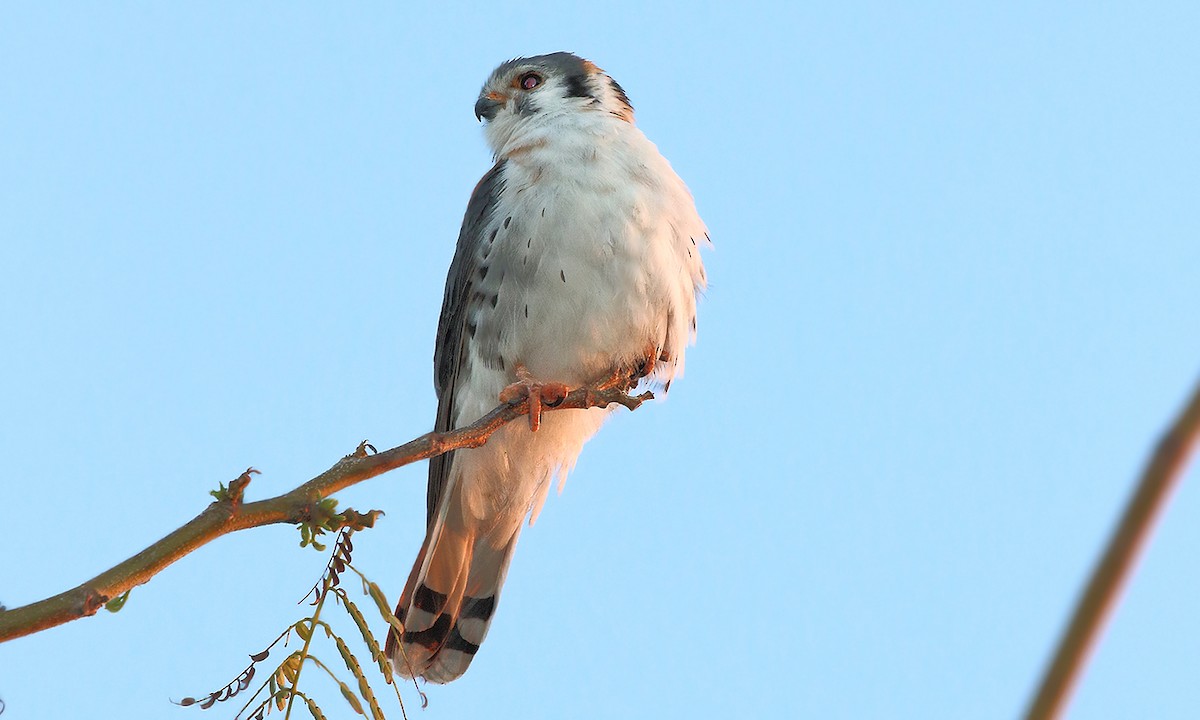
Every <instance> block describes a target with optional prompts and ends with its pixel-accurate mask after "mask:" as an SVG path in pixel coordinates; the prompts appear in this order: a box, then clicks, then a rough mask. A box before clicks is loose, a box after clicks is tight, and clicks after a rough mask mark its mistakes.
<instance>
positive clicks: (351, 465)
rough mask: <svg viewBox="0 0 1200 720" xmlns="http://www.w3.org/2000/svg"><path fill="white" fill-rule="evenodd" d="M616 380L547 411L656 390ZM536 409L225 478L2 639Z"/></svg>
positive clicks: (630, 402) (298, 517)
mask: <svg viewBox="0 0 1200 720" xmlns="http://www.w3.org/2000/svg"><path fill="white" fill-rule="evenodd" d="M618 385H620V383H616V382H614V381H612V380H610V381H607V382H604V383H601V384H599V385H596V386H593V387H583V388H579V389H577V390H574V391H572V392H571V393H569V394H568V395H567V396H566V397H565V398H563V400H562V402H560V403H558V404H557V405H555V406H553V407H544V408H542V410H543V411H545V412H553V411H558V410H579V409H586V408H592V407H607V406H608V405H611V404H613V403H617V404H619V405H622V406H624V407H626V408H628V409H630V410H635V409H637V407H638V406H639V405H641V404H642V403H643V402H645V401H646V400H648V399H650V398H651V397H653V395H651V394H650V393H649V392H645V393H642V394H641V395H637V396H631V395H629V394H627V393H626V392H624V391H623V390H622V389H621V388H620V387H618ZM528 413H529V402H528V399H524V400H522V401H521V402H520V403H514V404H502V405H500V406H499V407H497V408H496V409H495V410H493V411H491V412H490V413H488V414H487V415H484V416H483V417H482V418H480V419H479V420H478V421H476V422H475V423H474V424H472V425H469V426H467V427H464V428H460V429H457V430H451V431H449V432H442V433H437V432H431V433H426V434H425V435H422V436H421V437H419V438H417V439H415V440H413V441H411V442H407V443H405V444H403V445H400V446H399V447H394V448H392V449H390V450H385V451H383V452H381V453H378V454H375V455H367V454H366V453H365V451H364V450H363V448H362V447H360V448H359V451H356V452H355V453H352V454H350V455H347V456H346V457H344V458H342V459H341V460H339V461H337V462H336V463H335V464H334V465H333V467H331V468H329V469H328V470H326V471H325V472H323V473H321V474H320V475H318V476H316V477H315V478H313V479H312V480H309V481H308V482H306V483H304V484H303V485H301V486H299V487H297V488H295V489H294V490H292V491H290V492H287V493H284V494H282V495H278V496H276V497H273V498H270V499H267V500H259V501H256V502H244V501H243V499H242V494H243V492H244V490H245V488H246V485H247V484H248V483H249V482H250V475H251V474H252V473H254V472H255V471H254V470H253V469H250V470H247V471H246V472H244V473H242V475H241V476H239V477H238V478H237V479H236V480H234V481H233V482H231V483H230V484H229V487H228V488H225V486H224V485H222V486H221V489H220V490H218V491H217V492H216V493H214V495H215V496H216V497H217V500H216V502H214V503H212V504H211V505H209V506H208V507H207V508H205V509H204V511H203V512H201V513H200V514H199V515H197V516H196V517H195V518H194V519H193V520H191V521H190V522H188V523H187V524H186V525H184V526H183V527H181V528H179V529H178V530H175V531H174V532H172V533H171V534H169V535H167V536H166V537H164V538H163V539H162V540H159V541H158V542H156V543H154V544H153V545H151V546H150V547H148V548H146V549H145V550H143V551H141V552H140V553H138V554H137V555H134V556H133V557H131V558H129V559H128V560H126V561H124V562H122V563H120V564H119V565H117V566H115V567H113V568H111V569H109V570H106V571H104V572H103V573H101V574H99V575H97V576H96V577H94V578H92V579H91V580H88V581H87V582H85V583H83V584H82V585H79V586H78V587H76V588H73V589H71V590H68V591H66V592H63V593H60V594H58V595H55V596H53V597H50V598H46V599H45V600H40V601H38V602H35V603H30V604H29V605H25V606H24V607H19V608H14V609H11V610H3V611H0V642H4V641H7V640H11V639H13V638H18V637H22V636H24V635H29V634H32V633H36V632H40V631H42V630H45V629H47V628H51V627H55V626H56V625H62V624H64V623H67V622H70V621H72V620H76V619H78V618H81V617H86V616H89V615H94V614H96V612H97V611H98V610H99V609H100V608H101V607H104V605H105V603H108V602H109V601H110V600H111V599H113V598H116V597H119V596H121V595H122V594H124V593H127V592H128V591H129V590H130V588H132V587H134V586H136V585H141V584H143V583H145V582H147V581H149V580H150V578H152V577H154V576H155V575H157V574H158V573H159V572H161V571H162V570H163V569H164V568H166V567H167V566H168V565H170V564H172V563H174V562H175V561H176V560H179V559H180V558H182V557H183V556H185V555H187V554H188V553H191V552H193V551H194V550H196V549H198V548H200V547H201V546H203V545H206V544H208V543H209V542H212V541H213V540H215V539H216V538H219V537H221V536H222V535H227V534H229V533H231V532H236V531H238V530H245V529H247V528H253V527H259V526H262V525H272V524H275V523H293V524H295V523H304V522H308V521H311V520H313V518H314V511H318V512H319V511H320V507H319V505H320V501H321V500H323V499H325V498H327V497H329V496H330V495H333V494H334V493H336V492H338V491H339V490H344V489H345V488H348V487H350V486H351V485H354V484H357V483H360V482H362V481H364V480H367V479H370V478H373V477H375V476H376V475H381V474H383V473H385V472H387V471H389V470H394V469H396V468H398V467H403V466H404V465H408V464H410V463H414V462H417V461H419V460H426V459H428V458H431V457H434V456H437V455H441V454H443V453H447V452H450V451H452V450H458V449H461V448H473V447H479V446H480V445H483V444H484V443H485V442H487V440H488V438H489V437H491V436H492V433H494V432H496V431H497V430H499V429H500V428H501V427H503V426H504V425H505V424H506V423H508V422H510V421H512V420H514V419H516V418H518V417H521V416H523V415H527V414H528ZM373 521H374V515H373V514H372V513H357V512H355V511H353V510H349V509H347V510H344V511H342V512H341V514H340V517H339V519H338V522H337V524H336V526H334V527H330V528H328V529H330V530H337V529H340V527H353V526H358V527H362V526H365V525H369V524H370V523H371V522H373Z"/></svg>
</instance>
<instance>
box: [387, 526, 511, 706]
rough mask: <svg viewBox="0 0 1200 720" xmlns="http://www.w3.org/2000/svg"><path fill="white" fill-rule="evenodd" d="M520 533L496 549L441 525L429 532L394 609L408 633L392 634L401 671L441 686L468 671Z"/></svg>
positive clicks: (390, 648) (392, 652)
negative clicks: (430, 549)
mask: <svg viewBox="0 0 1200 720" xmlns="http://www.w3.org/2000/svg"><path fill="white" fill-rule="evenodd" d="M518 534H519V527H518V532H514V533H513V534H512V535H511V536H510V537H509V539H508V541H507V542H506V543H505V544H504V545H502V546H501V547H500V548H495V549H493V548H492V547H490V546H489V543H488V539H487V538H486V537H483V538H479V539H475V538H474V537H473V533H470V532H463V531H462V530H456V529H453V528H449V527H447V526H446V525H445V524H443V523H438V524H435V526H434V527H433V528H431V531H430V535H429V536H428V537H427V538H426V540H425V545H424V546H423V547H422V549H421V553H420V554H419V555H418V556H417V561H416V563H415V564H414V565H413V570H412V573H411V574H410V576H409V579H408V584H407V585H406V586H405V588H404V592H403V593H402V594H401V595H400V601H399V603H397V605H396V617H397V619H399V620H400V623H401V624H402V625H403V626H404V633H403V635H401V634H399V633H397V632H396V630H395V629H393V630H391V631H390V632H389V633H388V638H387V646H386V652H387V654H388V657H390V658H392V663H393V665H394V666H395V668H396V670H397V672H399V673H400V674H401V675H403V676H405V677H414V676H415V677H423V678H425V679H426V680H428V681H429V682H432V683H438V684H442V683H448V682H450V681H452V680H455V679H457V678H459V677H461V676H462V674H463V673H465V672H466V671H467V668H468V667H469V666H470V664H471V661H472V660H473V659H474V658H475V654H476V653H477V652H478V651H479V646H480V645H481V644H482V643H483V640H484V638H485V637H486V636H487V632H488V628H489V627H490V626H491V623H492V618H493V616H494V615H495V612H496V604H497V601H498V600H499V596H500V587H501V585H502V584H503V583H504V576H505V575H506V574H507V571H508V564H509V561H510V560H511V559H512V554H513V550H514V548H515V547H516V542H517V535H518ZM430 547H432V548H433V551H432V552H429V548H430ZM426 556H428V562H426Z"/></svg>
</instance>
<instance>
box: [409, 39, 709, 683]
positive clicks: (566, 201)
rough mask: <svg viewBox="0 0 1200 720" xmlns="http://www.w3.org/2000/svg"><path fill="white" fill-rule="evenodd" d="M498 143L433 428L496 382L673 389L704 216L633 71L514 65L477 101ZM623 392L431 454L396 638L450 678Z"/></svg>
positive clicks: (694, 291) (496, 391) (439, 357)
mask: <svg viewBox="0 0 1200 720" xmlns="http://www.w3.org/2000/svg"><path fill="white" fill-rule="evenodd" d="M474 110H475V117H476V119H477V120H479V121H481V122H485V123H486V124H485V125H484V134H485V137H486V140H487V143H488V145H489V147H490V148H491V150H492V153H493V161H494V164H493V165H492V167H491V169H490V170H488V172H487V173H486V174H484V176H483V178H482V179H481V180H480V181H479V183H478V185H477V186H476V187H475V190H474V192H473V193H472V195H471V198H470V201H469V202H468V203H467V209H466V213H465V216H464V218H463V222H462V227H461V230H460V232H459V236H458V242H457V245H456V248H455V252H454V257H453V260H452V261H451V264H450V269H449V272H448V275H447V278H446V287H445V294H444V297H443V303H442V311H441V316H440V318H439V321H438V330H437V340H436V342H435V345H434V387H435V390H436V392H437V399H438V407H437V416H436V421H435V430H437V431H446V430H451V429H454V428H459V427H462V426H465V425H468V424H470V423H472V422H474V421H475V420H477V419H479V418H480V417H482V416H483V415H485V414H486V413H488V412H489V411H491V410H492V409H494V408H495V407H496V406H497V404H498V402H499V401H500V399H502V398H503V399H507V400H510V401H512V400H513V399H521V400H523V399H524V398H526V397H527V398H529V400H530V406H531V408H532V407H534V406H535V405H537V404H538V402H537V401H542V402H544V403H545V404H549V405H552V404H553V403H554V402H555V401H556V400H559V399H561V397H562V396H563V394H565V392H566V391H567V390H569V389H570V388H575V387H584V386H589V384H594V383H597V382H598V381H600V380H601V379H603V378H607V377H611V376H613V375H614V373H615V374H618V375H619V374H621V373H626V374H627V375H628V377H629V378H630V383H631V385H630V387H632V383H634V381H638V382H642V383H646V384H648V385H650V386H652V387H661V388H662V389H663V390H664V391H665V390H667V389H669V387H670V382H671V380H672V379H673V378H674V377H676V376H677V375H679V374H681V373H682V372H683V369H684V350H685V349H686V347H687V346H688V345H689V344H691V343H692V342H693V341H694V339H695V334H696V305H697V300H698V298H699V297H700V295H701V294H702V293H703V291H704V289H705V287H706V284H707V279H706V275H705V269H704V265H703V263H702V261H701V257H700V250H701V248H702V247H703V248H708V247H711V241H710V239H709V235H708V230H707V228H706V226H705V224H704V222H703V221H702V220H701V219H700V216H699V214H698V213H697V211H696V206H695V202H694V200H693V197H692V194H691V192H690V191H689V190H688V188H687V186H686V185H684V183H683V181H682V180H681V179H680V178H679V176H678V175H677V174H676V173H675V171H674V170H673V169H672V168H671V165H670V164H669V163H668V162H667V160H666V159H665V158H664V157H663V156H662V155H661V154H660V153H659V151H658V148H657V147H656V146H655V145H654V144H653V143H652V142H651V141H650V140H649V139H648V138H647V137H646V136H645V135H644V134H643V133H642V131H641V130H640V129H639V128H638V127H637V126H636V125H635V124H634V112H633V106H632V105H631V104H630V101H629V97H628V96H627V95H626V93H625V91H624V90H623V89H622V87H621V86H620V85H619V84H617V82H616V81H615V80H613V79H612V78H611V77H610V76H609V75H608V74H607V73H605V72H604V71H603V70H601V69H600V68H599V67H597V66H596V65H595V64H594V63H592V62H590V61H588V60H585V59H583V58H581V57H579V56H577V55H574V54H572V53H568V52H556V53H551V54H547V55H537V56H531V57H518V58H515V59H513V60H509V61H507V62H504V63H502V64H500V65H499V66H498V67H497V68H496V69H495V70H494V71H493V72H492V73H491V75H490V76H489V77H488V79H487V82H486V83H484V85H483V88H482V90H481V91H480V94H479V96H478V99H477V100H476V102H475V107H474ZM610 409H611V408H591V409H570V410H566V409H564V410H559V411H556V412H551V413H547V414H546V415H545V417H535V416H540V413H531V414H530V421H529V422H528V423H523V422H512V423H509V424H507V425H505V426H504V427H502V428H501V429H500V430H498V431H497V432H496V433H495V434H494V435H492V436H491V438H490V440H488V442H487V443H486V444H484V445H483V446H481V447H478V448H473V449H461V450H455V451H452V452H450V453H446V454H444V455H441V456H438V457H435V458H433V459H432V460H431V461H430V465H429V484H428V491H427V494H426V533H425V539H424V542H423V544H422V546H421V549H420V552H419V553H418V554H417V558H416V561H415V563H414V564H413V568H412V571H411V573H410V574H409V577H408V582H407V583H406V585H405V588H404V591H403V592H402V594H401V596H400V599H399V602H398V604H397V607H396V611H395V614H396V618H397V620H399V625H400V626H402V627H403V630H402V631H399V630H398V629H397V627H396V625H393V627H392V629H391V630H390V631H389V635H388V639H387V644H386V654H387V656H388V657H390V658H391V659H392V661H393V665H394V667H396V668H397V670H398V672H399V673H400V674H401V675H403V676H405V677H409V678H415V677H423V678H424V679H425V680H426V681H427V682H431V683H437V684H442V683H448V682H450V681H452V680H455V679H456V678H459V677H461V676H462V675H463V673H465V672H466V670H467V667H468V666H469V665H470V663H471V661H472V659H473V658H474V657H475V654H476V652H477V651H478V650H479V646H480V644H481V643H482V642H483V639H484V637H485V635H486V634H487V631H488V628H489V627H490V625H491V622H492V619H493V616H494V613H495V611H496V607H497V601H498V600H499V597H500V589H501V586H502V585H503V583H504V578H505V575H506V574H507V572H508V568H509V563H510V562H511V561H512V557H513V551H514V549H515V547H516V543H517V537H518V536H519V535H520V532H521V529H522V526H523V525H524V523H525V518H526V517H528V518H529V524H530V525H532V524H533V523H534V521H535V520H536V519H537V516H538V514H539V513H540V512H541V509H542V505H543V503H544V502H545V499H546V496H547V494H548V492H549V488H550V485H551V484H552V483H553V481H554V480H555V479H557V480H558V484H559V491H560V492H561V490H562V484H563V482H564V481H565V479H566V475H567V473H568V472H569V471H570V470H571V469H572V468H573V466H574V465H575V462H576V459H577V458H578V456H579V454H580V451H581V450H582V448H583V445H584V443H585V442H586V441H587V440H588V439H589V438H590V437H591V436H592V435H593V434H594V433H595V432H596V431H597V429H599V427H600V425H601V423H602V422H603V421H604V419H605V418H606V416H607V415H608V414H609V412H610Z"/></svg>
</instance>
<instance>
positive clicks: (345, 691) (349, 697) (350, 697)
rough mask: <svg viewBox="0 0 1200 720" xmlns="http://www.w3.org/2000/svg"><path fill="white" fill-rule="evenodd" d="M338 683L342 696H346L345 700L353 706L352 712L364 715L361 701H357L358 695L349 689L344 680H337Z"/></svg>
mask: <svg viewBox="0 0 1200 720" xmlns="http://www.w3.org/2000/svg"><path fill="white" fill-rule="evenodd" d="M338 685H340V686H341V687H342V697H344V698H346V702H348V703H350V707H352V708H354V712H356V713H358V714H359V715H365V714H366V713H364V712H363V708H362V703H361V702H359V701H358V696H357V695H355V694H354V693H353V692H351V691H350V686H349V685H347V684H346V683H344V682H339V683H338Z"/></svg>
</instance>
